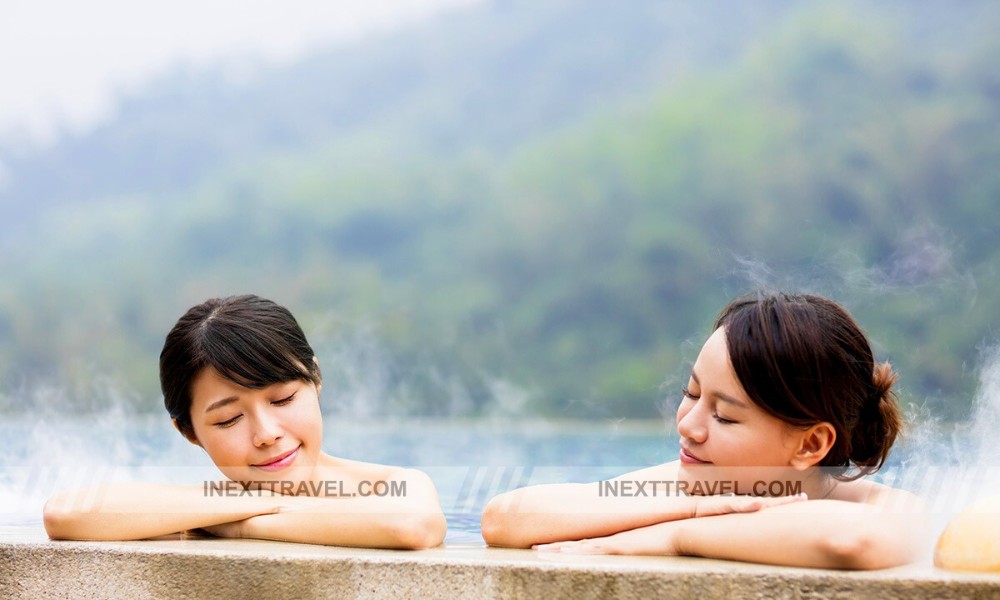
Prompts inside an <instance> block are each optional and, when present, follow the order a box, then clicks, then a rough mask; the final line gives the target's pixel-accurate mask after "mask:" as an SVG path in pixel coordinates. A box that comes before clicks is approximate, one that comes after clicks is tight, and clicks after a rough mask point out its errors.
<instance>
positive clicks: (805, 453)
mask: <svg viewBox="0 0 1000 600" xmlns="http://www.w3.org/2000/svg"><path fill="white" fill-rule="evenodd" d="M836 441H837V430H835V429H834V428H833V425H830V424H829V423H827V422H826V421H824V422H822V423H816V424H815V425H813V426H811V427H809V428H808V429H807V430H806V431H805V432H803V434H802V437H801V438H800V442H799V447H798V450H796V452H795V455H794V456H793V457H792V466H793V467H795V468H796V469H797V470H800V471H803V470H805V469H808V468H809V467H814V466H816V465H817V464H819V462H820V461H821V460H823V458H824V457H826V455H827V453H828V452H830V448H833V444H834V442H836Z"/></svg>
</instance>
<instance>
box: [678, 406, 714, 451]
mask: <svg viewBox="0 0 1000 600" xmlns="http://www.w3.org/2000/svg"><path fill="white" fill-rule="evenodd" d="M688 402H690V404H691V405H690V406H685V404H687V403H688ZM703 413H704V410H703V409H702V408H701V407H700V405H699V404H698V403H696V402H693V401H685V402H683V403H681V406H680V408H678V409H677V433H678V434H680V436H681V437H682V438H686V439H689V440H691V441H692V442H695V443H696V444H700V443H702V442H704V441H705V439H706V438H707V437H708V428H707V427H705V419H704V414H703Z"/></svg>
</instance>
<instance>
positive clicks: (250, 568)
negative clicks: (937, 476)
mask: <svg viewBox="0 0 1000 600" xmlns="http://www.w3.org/2000/svg"><path fill="white" fill-rule="evenodd" d="M230 595H232V596H233V597H245V596H247V597H285V598H385V597H428V598H498V597H512V596H514V597H574V598H604V597H612V596H634V597H651V596H656V597H662V598H691V597H698V598H704V599H712V598H733V597H744V598H746V597H749V598H830V597H851V598H854V597H873V598H874V597H877V598H880V599H893V598H905V599H906V600H916V599H920V598H945V599H947V598H975V597H981V598H987V597H998V596H1000V574H997V575H981V574H966V573H951V572H947V571H942V570H939V569H935V568H934V567H931V566H922V565H914V566H907V567H900V568H897V569H888V570H883V571H873V572H863V573H859V572H841V571H827V570H817V569H793V568H783V567H770V566H762V565H753V564H745V563H736V562H728V561H715V560H705V559H696V558H684V557H623V556H561V555H544V554H539V553H535V552H531V551H528V550H506V549H496V548H486V547H484V546H482V545H477V544H454V545H449V546H447V547H444V548H436V549H433V550H426V551H422V552H401V551H389V550H367V549H352V548H335V547H324V546H310V545H306V544H289V543H283V542H265V541H251V540H222V539H169V540H150V541H139V542H52V541H50V540H48V539H47V538H46V537H45V533H44V531H42V530H41V528H37V527H36V528H26V527H0V596H2V597H4V598H50V597H65V598H182V597H197V598H206V597H224V596H230Z"/></svg>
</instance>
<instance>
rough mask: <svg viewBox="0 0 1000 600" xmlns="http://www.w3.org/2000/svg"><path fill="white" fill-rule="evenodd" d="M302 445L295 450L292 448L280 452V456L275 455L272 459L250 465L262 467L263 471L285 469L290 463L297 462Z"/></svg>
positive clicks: (257, 467)
mask: <svg viewBox="0 0 1000 600" xmlns="http://www.w3.org/2000/svg"><path fill="white" fill-rule="evenodd" d="M301 447H302V446H299V447H297V448H295V449H294V450H290V451H288V452H285V453H284V454H279V455H278V456H275V457H274V458H272V459H268V460H267V461H265V462H262V463H257V464H253V465H250V466H251V467H254V468H256V469H260V470H262V471H280V470H281V469H284V468H285V467H287V466H288V465H290V464H292V463H293V462H295V458H296V457H297V456H298V455H299V448H301Z"/></svg>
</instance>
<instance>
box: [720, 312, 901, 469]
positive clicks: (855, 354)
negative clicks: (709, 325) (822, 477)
mask: <svg viewBox="0 0 1000 600" xmlns="http://www.w3.org/2000/svg"><path fill="white" fill-rule="evenodd" d="M719 327H724V328H725V333H726V345H727V346H728V347H729V359H730V361H731V362H732V365H733V370H734V371H735V372H736V377H737V378H738V379H739V381H740V383H741V384H742V385H743V389H744V390H745V391H746V393H747V395H748V396H749V397H750V399H751V400H752V401H753V402H754V403H755V404H757V405H758V406H760V407H761V408H763V409H764V410H765V411H767V412H768V413H770V414H772V415H774V416H775V417H778V418H779V419H781V420H783V421H785V422H787V423H790V424H793V425H799V426H809V425H814V424H816V423H820V422H823V421H826V422H828V423H830V424H831V425H832V426H833V428H834V430H835V431H836V440H835V442H834V444H833V446H832V447H831V448H830V451H829V452H828V453H827V455H826V456H825V457H824V458H823V459H822V460H821V461H820V463H819V466H822V467H836V468H837V469H836V475H835V477H837V478H838V479H842V480H852V479H857V478H858V477H861V476H863V475H868V474H870V473H874V472H876V471H878V470H879V469H880V468H881V467H882V465H883V464H884V463H885V460H886V457H887V456H888V455H889V449H890V448H891V447H892V444H893V442H895V440H896V436H897V435H898V434H899V430H900V428H901V417H900V410H899V407H898V405H897V402H896V394H895V392H894V391H893V390H892V386H893V384H894V383H895V382H896V378H897V375H896V373H894V372H893V370H892V367H891V366H890V365H889V363H887V362H885V363H882V364H879V365H876V364H875V359H874V356H873V353H872V349H871V344H870V343H869V341H868V338H867V337H866V336H865V334H864V333H863V332H862V331H861V328H860V327H859V326H858V324H857V323H856V322H855V321H854V319H853V318H852V317H851V315H849V314H848V313H847V311H846V310H844V308H843V307H841V306H840V305H839V304H837V303H836V302H833V301H832V300H828V299H826V298H822V297H819V296H811V295H807V294H787V293H780V292H779V293H764V292H758V293H753V294H748V295H746V296H742V297H740V298H737V299H736V300H733V301H732V302H730V303H729V305H728V306H727V307H726V308H724V309H723V310H722V312H721V313H720V314H719V317H718V318H717V319H716V320H715V327H714V328H713V330H714V329H718V328H719ZM852 467H853V468H856V469H857V472H856V473H853V474H848V471H849V469H851V468H852Z"/></svg>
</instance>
